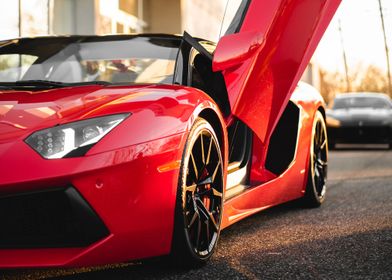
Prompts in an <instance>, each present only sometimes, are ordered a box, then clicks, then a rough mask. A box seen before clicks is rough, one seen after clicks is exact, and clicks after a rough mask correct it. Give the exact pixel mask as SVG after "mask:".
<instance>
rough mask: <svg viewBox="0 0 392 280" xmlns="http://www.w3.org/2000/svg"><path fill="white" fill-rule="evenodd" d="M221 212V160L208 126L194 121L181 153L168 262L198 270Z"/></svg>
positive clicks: (213, 238)
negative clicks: (170, 260) (172, 261)
mask: <svg viewBox="0 0 392 280" xmlns="http://www.w3.org/2000/svg"><path fill="white" fill-rule="evenodd" d="M222 208H223V160H222V154H221V150H220V146H219V141H218V139H217V137H216V134H215V132H214V129H213V128H212V126H211V125H210V124H209V123H208V122H207V121H206V120H204V119H202V118H198V119H197V120H196V122H195V123H194V125H193V126H192V129H191V131H190V133H189V136H188V139H187V143H186V146H185V149H184V153H183V157H182V163H181V170H180V177H179V182H178V190H177V199H176V211H175V222H174V233H173V242H172V253H171V256H172V260H174V261H175V262H176V265H181V266H185V267H199V266H202V265H204V264H205V263H206V262H207V261H208V260H209V259H210V258H211V256H212V254H213V253H214V251H215V249H216V246H217V243H218V239H219V234H220V224H221V220H222Z"/></svg>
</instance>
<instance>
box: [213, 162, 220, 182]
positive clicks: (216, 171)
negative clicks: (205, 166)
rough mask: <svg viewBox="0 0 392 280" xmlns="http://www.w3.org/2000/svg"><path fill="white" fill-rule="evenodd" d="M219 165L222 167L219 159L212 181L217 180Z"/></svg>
mask: <svg viewBox="0 0 392 280" xmlns="http://www.w3.org/2000/svg"><path fill="white" fill-rule="evenodd" d="M219 167H220V160H218V163H217V165H216V167H215V170H214V173H213V174H212V181H213V182H215V176H216V174H217V173H218V170H219Z"/></svg>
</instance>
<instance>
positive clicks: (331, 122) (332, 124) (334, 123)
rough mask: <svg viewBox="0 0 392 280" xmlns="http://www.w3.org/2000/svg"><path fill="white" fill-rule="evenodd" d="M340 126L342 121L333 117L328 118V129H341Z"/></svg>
mask: <svg viewBox="0 0 392 280" xmlns="http://www.w3.org/2000/svg"><path fill="white" fill-rule="evenodd" d="M339 126H340V121H339V120H337V119H335V118H333V117H331V116H327V127H339Z"/></svg>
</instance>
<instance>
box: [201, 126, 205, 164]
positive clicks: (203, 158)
mask: <svg viewBox="0 0 392 280" xmlns="http://www.w3.org/2000/svg"><path fill="white" fill-rule="evenodd" d="M203 142H204V141H203V133H201V134H200V143H201V144H200V145H201V160H202V162H203V164H204V165H205V164H206V161H205V157H204V143H203Z"/></svg>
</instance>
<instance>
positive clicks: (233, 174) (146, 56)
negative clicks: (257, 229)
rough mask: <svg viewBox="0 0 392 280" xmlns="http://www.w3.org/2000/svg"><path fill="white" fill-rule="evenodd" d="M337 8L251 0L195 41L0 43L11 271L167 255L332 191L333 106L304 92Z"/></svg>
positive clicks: (0, 196)
mask: <svg viewBox="0 0 392 280" xmlns="http://www.w3.org/2000/svg"><path fill="white" fill-rule="evenodd" d="M339 2H340V1H339V0H300V1H299V0H298V1H296V0H294V1H288V0H280V1H278V0H276V1H262V0H243V1H242V3H241V5H240V6H239V9H238V11H237V13H236V15H235V16H234V18H233V20H232V22H231V25H230V26H229V28H228V30H227V32H226V34H225V36H223V37H222V38H221V39H220V40H219V42H218V44H217V45H215V44H214V43H211V42H208V41H204V40H201V39H196V38H193V37H192V36H190V35H189V34H187V33H185V34H184V36H173V35H162V34H156V35H113V36H69V37H65V36H64V37H41V38H19V39H14V40H8V41H2V42H0V228H1V230H0V267H1V268H11V267H50V266H86V265H97V264H106V263H114V262H123V261H128V260H134V259H143V258H148V257H153V256H162V255H170V256H172V257H173V258H177V259H180V260H181V261H182V262H183V263H186V264H202V263H204V262H206V261H207V260H208V259H209V258H210V257H211V255H212V254H213V252H214V250H215V248H216V246H217V242H218V239H219V233H220V231H221V230H222V229H223V228H225V227H227V226H229V225H231V224H233V223H235V222H236V221H238V220H241V219H243V218H245V217H247V216H249V215H251V214H253V213H255V212H258V211H260V210H263V209H266V208H268V207H271V206H274V205H276V204H279V203H283V202H286V201H289V200H294V199H299V198H302V201H303V203H304V204H306V205H308V206H313V207H317V206H319V205H320V204H321V203H322V202H323V200H324V198H325V191H326V175H327V137H326V127H325V109H324V103H323V100H322V98H321V97H320V95H319V94H318V93H317V91H315V90H314V89H313V88H312V87H310V86H307V85H301V84H300V85H299V86H297V84H298V81H299V78H300V76H301V74H302V72H303V71H304V69H305V67H306V65H307V62H308V61H309V59H310V57H311V55H312V53H313V51H314V49H315V47H316V46H317V44H318V42H319V40H320V38H321V36H322V34H323V33H324V31H325V29H326V27H327V25H328V23H329V22H330V20H331V18H332V16H333V14H334V12H335V10H336V8H337V6H338V5H339Z"/></svg>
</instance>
